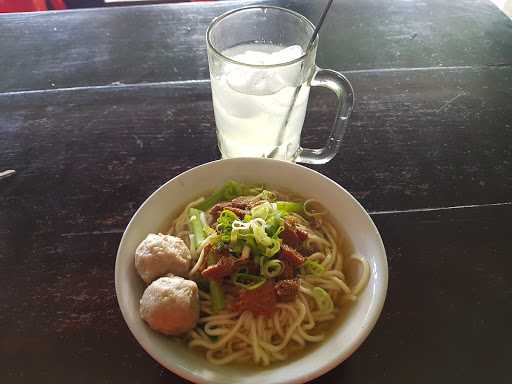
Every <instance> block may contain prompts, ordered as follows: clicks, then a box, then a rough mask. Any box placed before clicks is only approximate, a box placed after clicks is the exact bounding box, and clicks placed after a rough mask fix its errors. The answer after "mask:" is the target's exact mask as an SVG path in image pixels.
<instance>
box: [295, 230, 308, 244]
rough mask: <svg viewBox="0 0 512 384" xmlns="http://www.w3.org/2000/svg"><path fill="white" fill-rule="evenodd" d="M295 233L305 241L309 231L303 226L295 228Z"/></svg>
mask: <svg viewBox="0 0 512 384" xmlns="http://www.w3.org/2000/svg"><path fill="white" fill-rule="evenodd" d="M295 233H296V234H297V236H298V237H299V239H300V241H305V240H307V239H308V233H307V232H306V231H305V230H303V229H301V228H295Z"/></svg>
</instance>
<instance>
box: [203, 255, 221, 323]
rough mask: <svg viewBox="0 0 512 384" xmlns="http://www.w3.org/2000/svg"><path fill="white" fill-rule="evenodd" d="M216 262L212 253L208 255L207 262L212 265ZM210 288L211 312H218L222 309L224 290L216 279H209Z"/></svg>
mask: <svg viewBox="0 0 512 384" xmlns="http://www.w3.org/2000/svg"><path fill="white" fill-rule="evenodd" d="M216 262H217V260H215V257H214V256H213V254H212V253H210V254H209V255H208V259H207V264H208V265H214V264H215V263H216ZM208 285H209V288H210V302H211V307H212V312H213V313H219V312H220V311H222V310H223V309H224V291H223V290H222V286H221V285H220V284H219V282H218V281H215V280H210V281H209V283H208Z"/></svg>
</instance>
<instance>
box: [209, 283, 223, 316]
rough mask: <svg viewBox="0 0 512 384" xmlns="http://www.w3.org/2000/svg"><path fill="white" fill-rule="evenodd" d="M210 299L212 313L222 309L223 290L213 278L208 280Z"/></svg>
mask: <svg viewBox="0 0 512 384" xmlns="http://www.w3.org/2000/svg"><path fill="white" fill-rule="evenodd" d="M210 299H211V306H212V312H213V313H219V312H220V311H222V309H224V291H223V290H222V287H221V285H220V284H219V282H217V281H215V280H210Z"/></svg>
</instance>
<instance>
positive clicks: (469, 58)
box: [0, 0, 512, 383]
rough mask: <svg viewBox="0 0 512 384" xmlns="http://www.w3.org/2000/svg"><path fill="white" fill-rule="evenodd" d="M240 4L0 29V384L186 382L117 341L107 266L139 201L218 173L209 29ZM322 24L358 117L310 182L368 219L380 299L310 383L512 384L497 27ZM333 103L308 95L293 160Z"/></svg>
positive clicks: (26, 18) (32, 20)
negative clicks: (355, 345) (212, 165)
mask: <svg viewBox="0 0 512 384" xmlns="http://www.w3.org/2000/svg"><path fill="white" fill-rule="evenodd" d="M272 3H274V4H281V5H284V6H287V7H290V8H292V9H295V10H298V11H300V12H301V13H303V14H305V15H306V16H308V17H310V18H311V19H313V20H315V18H316V17H317V16H318V14H319V13H320V9H319V5H318V4H317V3H316V2H312V1H306V0H304V1H287V0H283V1H273V2H272ZM239 4H240V3H234V2H222V3H214V4H183V5H162V6H143V7H126V8H123V7H120V8H113V9H100V10H79V11H70V12H58V13H51V12H50V13H45V14H37V13H36V14H23V15H21V14H12V15H1V16H0V36H2V37H1V38H0V67H1V68H2V76H1V77H0V171H2V170H4V169H15V170H16V171H17V174H16V175H15V176H12V177H10V178H7V179H4V180H0V271H1V273H2V274H1V277H2V289H1V290H0V382H1V383H29V382H30V383H31V382H48V383H50V382H51V383H69V382H71V381H73V382H78V383H91V382H93V383H96V382H101V383H117V382H119V383H121V382H130V383H139V382H140V383H157V382H162V383H163V382H182V380H181V379H180V378H178V377H176V376H174V375H173V374H172V373H169V372H167V371H166V370H165V369H164V368H162V367H160V366H159V365H158V364H157V363H156V362H154V361H153V360H152V359H151V358H150V357H149V356H148V355H146V353H145V352H144V351H143V350H142V348H141V347H140V346H138V344H137V343H136V341H135V340H134V338H133V337H132V336H131V334H130V332H129V331H128V329H127V327H126V325H125V324H124V321H123V319H122V317H121V314H120V311H119V309H118V306H117V302H116V298H115V293H114V272H113V268H114V262H115V253H116V250H117V245H118V244H119V241H120V238H121V235H122V232H123V230H124V227H125V226H126V224H127V223H128V220H129V219H130V217H131V215H132V214H133V213H134V211H135V210H136V208H137V207H138V206H139V205H140V204H141V203H142V202H143V201H144V199H145V198H146V197H147V196H148V195H149V194H150V193H151V192H152V191H153V190H154V189H156V188H157V187H158V186H159V185H161V184H162V183H163V182H165V181H166V180H168V179H169V178H171V177H173V176H175V175H177V174H179V173H180V172H183V171H184V170H186V169H189V168H191V167H193V166H195V165H198V164H201V163H204V162H206V161H209V160H213V159H216V158H218V150H217V148H216V141H215V132H214V120H213V112H212V105H211V95H210V90H209V83H208V81H207V80H206V79H207V78H208V73H207V64H206V54H205V47H204V30H205V29H206V26H207V24H208V22H209V20H210V19H211V18H212V17H213V16H215V15H217V14H220V13H222V12H223V11H225V10H227V9H231V8H233V7H235V6H238V5H239ZM326 23H327V24H326V25H325V30H324V31H323V32H322V35H321V45H320V49H319V53H318V62H319V64H320V65H322V66H325V67H331V68H334V69H339V70H343V71H344V73H345V74H346V75H347V77H348V78H349V79H350V81H351V82H352V84H353V86H354V89H355V92H356V97H357V104H356V108H355V110H354V113H353V116H352V120H351V123H350V126H349V130H348V132H347V135H346V137H345V140H344V142H343V145H342V150H341V153H340V154H339V155H337V156H336V157H335V159H334V160H333V161H331V162H330V163H329V164H327V165H324V166H315V167H314V168H315V169H317V170H319V171H321V172H322V173H324V174H325V175H327V176H329V177H331V178H332V179H333V180H335V181H337V182H339V183H340V184H342V185H343V186H345V187H346V188H347V189H348V190H349V191H350V192H352V193H353V194H354V195H355V196H356V197H357V198H358V200H359V201H360V202H361V203H362V204H363V205H364V206H365V208H366V209H367V210H368V211H369V212H370V213H371V214H372V217H373V219H374V220H375V223H376V225H377V227H378V228H379V230H380V232H381V235H382V237H383V240H384V243H385V246H386V249H387V253H388V258H389V266H390V282H389V291H388V298H387V301H386V304H385V307H384V310H383V313H382V316H381V318H380V320H379V322H378V323H377V326H376V328H375V330H374V331H373V332H372V333H371V335H370V337H369V338H368V339H367V341H366V342H365V343H364V344H363V346H362V347H361V348H360V349H359V350H358V351H357V352H356V353H355V354H354V355H353V356H352V357H351V358H349V359H348V360H347V361H346V362H345V363H343V364H342V365H340V366H338V367H337V368H336V369H334V370H333V371H331V372H330V373H328V374H326V375H325V376H323V377H322V378H320V379H319V380H318V382H324V383H332V382H343V383H373V382H383V383H433V382H441V383H444V382H450V383H458V382H465V383H481V382H482V381H484V380H486V381H492V382H495V383H509V382H511V381H512V371H510V367H509V365H510V364H509V361H510V353H509V351H508V349H509V347H510V346H511V345H512V331H511V328H510V324H511V322H512V277H511V276H512V275H511V273H510V270H511V268H512V261H511V260H512V258H511V256H512V236H511V235H512V230H511V229H510V228H511V227H510V222H511V220H512V22H511V21H510V19H508V18H507V17H506V16H504V15H503V14H502V13H501V12H500V11H499V10H498V9H497V8H495V7H494V6H492V5H491V4H490V3H488V2H486V1H480V0H463V1H451V2H447V3H445V2H444V1H441V0H425V1H417V2H413V1H405V0H404V1H387V0H386V1H377V0H361V1H358V2H349V1H337V2H336V3H335V5H334V8H333V13H332V14H331V15H329V17H328V19H327V21H326ZM54 28H55V29H56V30H54ZM333 103H334V100H333V99H332V98H331V95H329V94H328V93H326V92H323V91H315V92H314V93H313V94H312V96H311V100H310V108H309V111H308V116H307V121H306V127H305V133H304V142H305V143H306V144H308V145H320V144H321V143H322V141H323V140H322V137H325V135H326V130H327V127H328V125H329V123H330V121H331V119H332V117H333V112H332V107H333Z"/></svg>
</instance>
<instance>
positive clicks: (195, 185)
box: [115, 158, 388, 384]
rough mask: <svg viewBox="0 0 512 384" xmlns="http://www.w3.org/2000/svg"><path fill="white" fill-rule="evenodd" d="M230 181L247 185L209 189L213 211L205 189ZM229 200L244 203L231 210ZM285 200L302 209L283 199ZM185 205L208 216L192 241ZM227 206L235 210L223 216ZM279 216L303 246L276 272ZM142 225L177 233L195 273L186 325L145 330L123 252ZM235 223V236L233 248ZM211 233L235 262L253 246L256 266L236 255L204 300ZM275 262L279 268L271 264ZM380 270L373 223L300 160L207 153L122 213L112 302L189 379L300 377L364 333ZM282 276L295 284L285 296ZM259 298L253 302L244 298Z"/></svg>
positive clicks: (136, 280) (280, 255)
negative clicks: (190, 320)
mask: <svg viewBox="0 0 512 384" xmlns="http://www.w3.org/2000/svg"><path fill="white" fill-rule="evenodd" d="M233 182H234V183H236V185H237V186H240V185H241V186H243V187H242V188H248V189H245V190H244V191H243V192H240V191H238V195H240V196H238V195H236V194H235V195H234V196H236V197H235V198H232V197H233V196H229V197H225V198H221V199H220V200H221V201H220V203H219V202H218V201H215V203H218V204H217V205H219V204H221V208H220V209H219V210H217V212H213V211H215V210H216V207H217V206H215V205H214V206H212V204H209V205H208V204H206V202H205V200H206V201H207V200H209V199H210V197H211V196H213V195H218V191H221V190H223V188H226V185H228V186H229V185H230V184H229V183H233ZM244 199H245V200H244ZM217 200H219V199H217ZM231 201H233V202H235V203H239V202H240V201H243V203H244V204H246V203H247V204H250V205H249V207H248V208H247V206H244V208H247V211H246V212H245V214H239V213H238V212H237V211H236V209H235V208H231V207H232V205H235V206H237V207H238V205H236V204H234V203H231ZM222 204H223V205H222ZM230 204H232V205H230ZM286 204H288V205H286ZM294 204H295V205H296V204H300V205H301V209H300V210H299V209H296V210H294V208H293V207H294ZM195 207H197V208H204V214H203V216H205V215H206V218H205V217H201V221H202V222H203V223H204V225H205V226H206V227H207V228H208V231H205V234H204V236H203V237H204V238H201V239H200V241H198V239H197V238H196V237H197V236H195V235H194V234H195V232H194V231H193V230H191V228H192V225H191V222H190V220H191V216H190V214H188V215H187V214H186V212H190V209H191V208H193V209H195ZM263 208H265V209H263ZM230 209H231V210H232V211H234V212H235V213H236V214H237V215H238V216H237V215H231V216H232V218H231V219H230V214H231V213H233V212H226V211H229V210H230ZM262 211H263V213H262ZM201 212H202V211H201ZM273 214H277V216H278V219H279V221H278V224H276V225H275V227H274V229H275V232H272V230H270V229H269V227H272V225H271V224H272V220H274V217H273V216H272V215H273ZM212 215H213V216H214V217H213V218H212V217H211V216H212ZM192 219H195V217H194V216H192ZM225 221H227V222H228V224H229V225H224V222H225ZM283 223H285V224H284V225H282V224H283ZM290 223H292V224H291V225H293V226H292V227H289V225H290ZM259 226H261V227H263V228H266V232H265V231H263V232H262V233H263V235H262V236H263V237H264V239H261V238H259V237H258V233H260V232H258V230H259ZM285 227H286V228H285ZM226 228H228V229H229V232H227V233H226V232H223V231H225V230H226ZM290 228H292V232H293V231H296V232H295V233H296V234H298V235H299V236H298V237H299V238H301V245H300V246H299V245H297V246H295V245H294V247H295V248H296V249H298V252H297V254H299V255H301V254H304V256H305V257H303V259H302V260H300V262H298V263H297V264H296V265H295V266H294V268H292V269H293V271H294V272H293V273H292V274H291V275H290V276H286V277H284V275H285V274H286V273H285V270H286V268H288V267H289V264H290V263H291V264H293V261H294V260H295V259H293V257H294V255H295V254H294V253H293V252H291V251H290V252H291V254H290V255H287V251H288V249H287V248H291V247H288V246H287V245H286V244H285V243H289V244H292V245H293V242H292V241H291V240H289V238H288V237H287V236H284V235H285V234H286V231H287V230H289V229H290ZM235 232H236V233H235ZM150 233H153V234H158V233H162V234H169V235H172V236H176V237H179V238H183V239H184V242H185V243H186V244H187V246H188V247H189V248H190V249H191V254H192V262H191V265H190V276H192V277H190V279H192V280H197V281H198V285H199V288H200V289H199V304H200V305H199V307H200V313H199V320H198V322H197V325H196V326H195V327H193V328H192V329H191V330H190V331H188V332H186V333H185V334H183V335H180V336H168V335H164V334H161V333H159V332H156V331H155V330H153V329H151V327H149V326H148V324H147V323H146V322H145V321H144V320H142V319H141V317H140V315H139V308H140V307H139V306H140V300H141V297H142V296H143V293H144V291H145V289H146V284H145V283H144V281H143V280H142V279H141V278H140V277H139V275H138V273H137V270H136V268H135V266H134V254H135V252H136V249H137V247H138V246H139V244H140V243H141V242H142V241H143V240H144V239H145V238H146V236H147V235H148V234H150ZM301 233H302V234H304V237H303V238H302V235H301ZM237 234H238V243H239V244H241V245H240V247H239V249H238V250H235V249H234V248H233V247H232V246H233V244H235V240H237ZM254 234H256V236H254ZM222 236H224V241H225V242H230V243H229V244H231V245H230V248H229V251H230V254H231V256H229V257H230V258H231V259H233V260H235V262H237V263H238V262H239V261H240V260H239V259H243V258H244V257H243V255H244V254H246V253H247V254H251V255H253V254H254V255H256V256H255V257H254V260H252V259H251V263H253V264H257V265H258V266H259V267H258V271H261V275H262V276H259V275H258V276H256V277H255V276H254V275H251V273H255V272H252V271H251V268H250V266H248V265H247V264H243V266H242V267H240V268H236V269H234V271H235V272H233V273H232V274H231V275H230V276H227V277H225V278H224V280H222V281H225V283H223V286H222V289H223V291H224V294H223V295H224V298H223V303H224V304H223V306H222V307H220V308H215V307H216V305H217V306H218V303H217V304H216V301H215V291H212V290H211V289H212V287H211V285H210V286H209V287H210V290H209V289H208V285H201V284H199V280H201V277H200V273H201V274H202V276H206V273H205V270H206V269H208V268H209V267H211V265H210V264H208V263H207V262H206V259H207V257H208V256H207V255H208V252H209V251H208V250H209V249H221V248H222V245H223V243H222V242H221V240H219V239H221V238H222ZM226 236H227V238H228V239H229V240H226ZM267 237H268V238H267ZM248 238H250V239H253V238H256V240H260V242H258V243H255V242H254V240H252V241H253V243H254V244H253V243H251V242H249V241H248V240H247V239H248ZM292 240H293V239H292ZM302 240H303V241H302ZM215 241H217V242H220V243H221V245H220V246H219V244H218V243H215ZM210 243H211V244H210ZM238 243H237V244H238ZM262 244H264V245H265V246H263V245H262ZM224 246H225V247H227V245H225V244H224ZM249 248H251V249H249ZM274 248H275V249H274ZM277 248H280V249H279V250H277ZM246 251H247V252H246ZM292 251H293V249H292ZM210 252H211V251H210ZM226 252H227V251H226ZM226 255H227V253H226ZM225 257H226V258H227V257H228V256H225ZM298 257H300V256H298ZM237 258H238V259H237ZM226 260H227V259H226ZM217 263H220V261H218V259H217ZM215 265H217V264H214V266H215ZM198 270H202V272H199V271H198ZM210 270H212V268H210ZM276 270H279V273H280V274H281V276H278V277H276V276H275V275H276V273H275V271H276ZM258 273H259V272H256V274H258ZM197 276H199V279H198V278H197ZM249 277H250V278H251V279H249V280H248V279H247V278H249ZM387 278H388V270H387V259H386V254H385V250H384V246H383V244H382V240H381V238H380V235H379V233H378V230H377V228H376V227H375V225H374V224H373V222H372V220H371V218H370V217H369V216H368V214H367V213H366V211H365V210H364V208H363V207H362V206H361V205H360V204H359V203H358V202H357V201H356V200H355V199H354V198H353V197H352V196H351V195H350V194H349V193H348V192H347V191H346V190H345V189H343V188H342V187H341V186H339V185H338V184H336V183H335V182H333V181H332V180H330V179H329V178H327V177H325V176H323V175H321V174H320V173H318V172H316V171H313V170H311V169H309V168H306V167H303V166H300V165H297V164H293V163H288V162H283V161H278V160H269V159H257V158H237V159H228V160H218V161H214V162H211V163H207V164H204V165H201V166H198V167H195V168H193V169H191V170H189V171H187V172H184V173H182V174H180V175H178V176H177V177H175V178H173V179H172V180H170V181H168V182H167V183H165V184H164V185H163V186H162V187H160V188H159V189H158V190H157V191H155V192H154V193H153V194H152V195H151V196H150V197H149V198H148V199H147V200H146V201H145V202H144V203H143V204H142V205H141V207H140V208H139V209H138V210H137V212H136V213H135V214H134V216H133V218H132V219H131V221H130V223H129V224H128V226H127V228H126V230H125V232H124V235H123V237H122V240H121V243H120V245H119V250H118V253H117V258H116V267H115V283H116V294H117V298H118V302H119V306H120V308H121V312H122V314H123V317H124V319H125V321H126V323H127V325H128V327H129V328H130V330H131V332H132V333H133V335H134V336H135V338H136V339H137V341H138V342H139V343H140V344H141V346H142V347H143V348H144V349H145V350H146V351H147V352H148V353H149V354H150V355H151V356H152V357H153V358H154V359H155V360H157V361H158V362H159V363H160V364H161V365H163V366H164V367H166V368H168V369H169V370H171V371H172V372H174V373H176V374H177V375H179V376H182V377H184V378H186V379H188V380H190V381H193V382H199V383H244V384H250V383H258V384H260V383H261V382H265V383H266V384H267V383H300V382H305V381H308V380H312V379H314V378H316V377H318V376H320V375H322V374H323V373H325V372H327V371H329V370H330V369H332V368H334V367H335V366H337V365H338V364H340V363H341V362H342V361H344V360H345V359H346V358H348V357H349V356H350V355H351V354H352V353H353V352H354V351H355V350H356V349H357V348H358V347H359V345H360V344H361V343H362V342H363V341H364V340H365V338H366V337H367V336H368V334H369V333H370V331H371V329H372V328H373V327H374V325H375V323H376V321H377V319H378V317H379V315H380V312H381V310H382V307H383V304H384V300H385V296H386V290H387ZM292 280H293V281H292ZM290 281H292V282H293V283H294V284H295V285H296V286H293V284H292V289H291V291H292V292H293V295H292V296H290V295H289V293H290V284H289V283H288V282H290ZM296 283H298V284H296ZM270 287H271V288H270ZM281 287H282V288H283V290H281V289H280V288H281ZM233 289H234V290H233ZM269 290H271V291H272V292H273V293H272V295H273V296H276V294H275V292H277V293H278V295H277V296H276V297H277V299H276V298H272V300H271V301H270V302H269V301H268V300H267V301H265V299H262V297H267V298H268V295H267V296H266V293H268V292H269ZM240 292H242V293H240ZM282 292H284V296H279V294H280V293H282ZM244 295H245V296H244ZM244 299H245V301H244ZM281 299H282V300H281ZM258 300H260V301H261V303H260V305H259V307H258V306H257V305H256V306H255V305H252V304H254V303H255V302H257V301H258ZM248 303H249V304H248ZM251 303H252V304H251ZM251 305H252V307H251Z"/></svg>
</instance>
